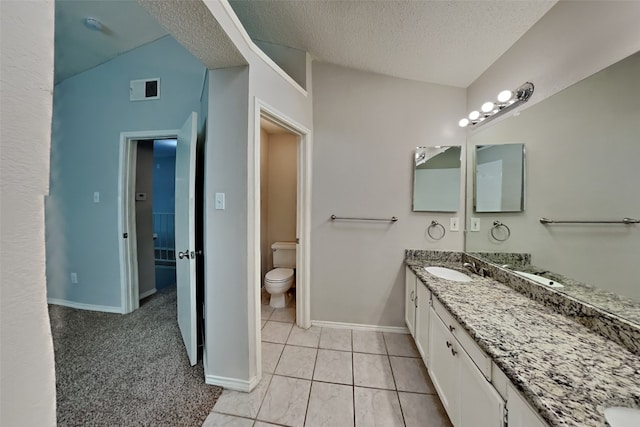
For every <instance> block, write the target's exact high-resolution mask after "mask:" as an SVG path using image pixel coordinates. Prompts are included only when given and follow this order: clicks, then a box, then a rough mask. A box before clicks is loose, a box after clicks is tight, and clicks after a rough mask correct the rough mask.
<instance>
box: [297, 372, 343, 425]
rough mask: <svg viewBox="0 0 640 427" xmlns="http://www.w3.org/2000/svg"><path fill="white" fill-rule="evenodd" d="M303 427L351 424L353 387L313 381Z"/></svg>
mask: <svg viewBox="0 0 640 427" xmlns="http://www.w3.org/2000/svg"><path fill="white" fill-rule="evenodd" d="M304 425H305V427H328V426H336V427H337V426H339V427H350V426H353V387H351V386H346V385H339V384H326V383H319V382H315V381H314V382H313V383H312V384H311V395H310V397H309V408H308V409H307V420H306V422H305V424H304Z"/></svg>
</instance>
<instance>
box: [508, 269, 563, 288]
mask: <svg viewBox="0 0 640 427" xmlns="http://www.w3.org/2000/svg"><path fill="white" fill-rule="evenodd" d="M514 273H516V274H518V275H520V276H522V277H526V278H527V279H530V280H533V281H534V282H537V283H540V284H541V285H545V286H549V287H550V288H564V285H563V284H562V283H558V282H554V281H553V280H551V279H547V278H546V277H542V276H538V275H537V274H531V273H525V272H524V271H514Z"/></svg>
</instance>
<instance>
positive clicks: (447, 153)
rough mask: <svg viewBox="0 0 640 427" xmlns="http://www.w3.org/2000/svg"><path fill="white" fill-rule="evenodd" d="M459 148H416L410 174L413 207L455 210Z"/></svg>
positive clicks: (456, 209) (460, 148)
mask: <svg viewBox="0 0 640 427" xmlns="http://www.w3.org/2000/svg"><path fill="white" fill-rule="evenodd" d="M461 153H462V147H460V146H459V145H456V146H436V147H418V148H416V153H415V163H414V174H413V210H414V211H422V212H457V211H458V208H459V206H460V164H461V159H460V155H461Z"/></svg>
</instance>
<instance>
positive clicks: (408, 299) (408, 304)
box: [404, 267, 418, 338]
mask: <svg viewBox="0 0 640 427" xmlns="http://www.w3.org/2000/svg"><path fill="white" fill-rule="evenodd" d="M404 280H405V285H404V321H405V323H406V324H407V328H408V329H409V333H410V334H411V336H412V337H413V338H415V337H416V334H415V324H416V302H415V299H416V285H417V284H418V278H417V277H416V275H415V274H414V273H413V271H411V269H410V268H409V267H405V276H404Z"/></svg>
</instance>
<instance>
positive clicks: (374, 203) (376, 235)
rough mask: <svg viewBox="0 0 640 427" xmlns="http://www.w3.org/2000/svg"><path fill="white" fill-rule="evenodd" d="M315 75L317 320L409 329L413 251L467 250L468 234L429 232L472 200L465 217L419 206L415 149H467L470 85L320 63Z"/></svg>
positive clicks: (313, 312)
mask: <svg viewBox="0 0 640 427" xmlns="http://www.w3.org/2000/svg"><path fill="white" fill-rule="evenodd" d="M313 80H314V83H313V93H314V100H313V108H314V135H315V142H314V152H313V200H312V236H311V242H312V251H311V252H312V264H311V284H312V289H311V291H312V293H311V309H312V310H311V318H312V319H313V320H321V321H333V322H346V323H359V324H368V325H381V326H403V325H404V320H403V310H404V302H403V298H404V293H403V292H404V273H403V272H404V267H403V264H402V262H403V259H404V250H405V249H407V248H414V249H421V248H422V249H437V250H461V249H462V247H463V239H464V236H463V233H462V232H449V231H447V234H446V236H445V237H444V238H443V239H442V240H440V241H437V242H436V241H432V240H429V239H427V238H425V234H424V233H425V231H426V228H427V225H428V224H429V223H430V222H431V220H432V219H437V220H438V221H440V222H441V223H443V224H445V225H448V224H449V218H450V217H452V216H459V217H462V216H463V214H464V207H463V205H462V201H463V200H462V199H463V196H461V197H460V199H461V204H460V210H459V212H458V213H456V214H442V213H437V214H436V213H428V212H412V211H411V197H412V188H413V157H414V150H415V147H417V146H434V145H464V143H465V132H464V131H463V130H461V129H460V128H459V127H458V125H457V120H458V119H457V118H458V117H459V116H460V115H461V114H464V113H463V112H464V110H465V105H466V98H465V90H464V89H459V88H453V87H448V86H440V85H435V84H427V83H419V82H414V81H409V80H402V79H397V78H392V77H386V76H382V75H377V74H371V73H366V72H361V71H355V70H350V69H347V68H342V67H338V66H334V65H330V64H324V63H319V62H314V63H313ZM463 156H464V152H463ZM461 182H464V178H463V179H462V180H461ZM461 194H462V192H461ZM331 214H336V215H338V216H348V217H360V216H362V217H381V218H390V217H391V216H397V217H398V218H399V220H398V222H397V223H395V224H390V223H366V222H331V221H330V220H329V217H330V216H331Z"/></svg>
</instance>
